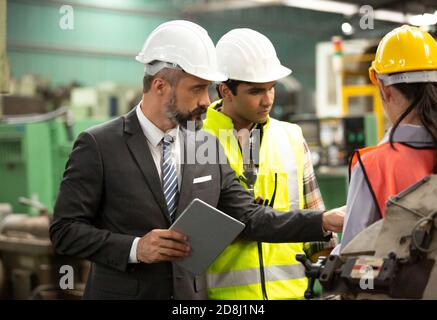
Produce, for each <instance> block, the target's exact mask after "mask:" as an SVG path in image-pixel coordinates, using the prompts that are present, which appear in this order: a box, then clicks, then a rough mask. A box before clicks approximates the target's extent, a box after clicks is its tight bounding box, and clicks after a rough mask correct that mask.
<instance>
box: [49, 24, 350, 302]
mask: <svg viewBox="0 0 437 320" xmlns="http://www.w3.org/2000/svg"><path fill="white" fill-rule="evenodd" d="M215 59H216V56H215V48H214V45H213V43H212V41H211V39H210V38H209V37H208V35H207V33H206V31H205V30H204V29H203V28H201V27H200V26H198V25H196V24H194V23H191V22H188V21H171V22H167V23H164V24H162V25H161V26H159V27H158V28H156V29H155V30H154V31H153V32H152V33H151V34H150V36H149V37H148V39H147V40H146V43H145V45H144V47H143V50H142V52H140V54H139V55H138V56H137V60H139V61H141V62H143V63H145V65H146V70H145V76H144V80H143V86H144V95H143V98H142V101H141V102H140V104H138V106H137V107H136V108H135V109H134V110H132V111H131V112H129V113H128V114H127V115H125V116H122V117H120V118H117V119H115V120H112V121H109V122H107V123H104V124H102V125H100V126H97V127H94V128H91V129H88V130H86V131H85V132H83V133H82V134H80V136H79V137H78V138H77V140H76V142H75V144H74V147H73V150H72V153H71V155H70V158H69V160H68V163H67V166H66V170H65V173H64V179H63V181H62V183H61V187H60V192H59V195H58V199H57V201H56V205H55V211H54V220H53V223H52V225H51V228H50V235H51V239H52V242H53V245H54V247H55V250H56V252H58V253H60V254H65V255H72V256H77V257H80V258H84V259H88V260H90V261H91V262H92V266H91V270H90V274H89V278H88V283H87V287H86V290H85V294H84V298H88V299H205V298H206V290H205V277H203V276H198V277H193V276H192V275H190V274H189V273H188V272H186V271H184V270H183V269H181V268H179V267H178V266H177V265H175V264H173V263H172V262H173V261H175V260H177V259H181V258H183V257H185V256H187V255H189V252H190V247H189V241H188V242H187V239H186V237H185V235H183V234H181V233H178V232H176V231H172V230H168V228H169V226H170V225H171V223H172V221H173V220H174V219H175V218H176V217H177V216H178V214H180V213H181V212H182V211H183V210H184V209H185V208H186V206H187V205H188V204H189V203H190V202H191V200H192V199H194V198H199V199H202V200H203V201H205V202H207V203H209V204H211V205H212V206H214V207H217V208H218V209H220V210H222V211H224V212H226V213H227V214H229V215H231V216H233V217H235V218H236V219H238V220H240V221H242V222H244V223H245V224H246V228H245V229H244V231H243V232H242V234H241V236H242V237H245V238H247V239H250V240H256V241H264V242H298V241H299V242H302V241H317V240H326V238H327V237H329V235H327V232H326V231H324V230H331V231H339V230H341V228H342V224H343V216H341V215H339V214H337V213H336V212H324V213H322V212H301V211H293V212H288V213H283V212H282V213H280V212H276V211H274V210H273V209H271V208H269V207H264V206H258V205H256V204H254V203H253V200H252V198H251V196H250V195H249V194H248V193H247V192H246V191H245V190H244V189H243V188H242V187H241V185H240V183H239V181H238V179H237V178H236V176H235V173H234V171H233V170H232V169H231V168H230V167H229V165H228V164H227V163H226V162H224V163H223V161H222V160H223V157H222V156H221V155H223V153H220V144H219V143H218V142H217V141H216V140H215V138H213V137H212V136H209V135H207V134H205V133H203V132H202V131H197V133H200V132H202V133H203V137H204V138H206V140H209V142H210V143H209V148H208V149H207V152H206V154H205V152H204V151H205V148H204V147H205V144H204V143H205V141H197V139H195V138H194V137H195V135H196V130H197V129H198V127H199V124H201V118H200V115H201V114H202V113H204V112H205V111H206V108H207V107H208V105H209V104H210V101H209V97H208V86H209V84H210V81H214V80H215V81H221V80H223V79H224V76H223V75H221V74H220V73H219V72H217V71H216V60H215ZM187 123H188V124H187ZM190 126H191V127H192V128H191V130H189V129H190ZM195 129H196V130H195ZM211 141H212V146H213V147H212V148H211ZM193 155H195V157H194V161H192V160H193ZM202 157H205V158H207V160H208V161H206V163H205V161H204V160H205V158H203V159H202ZM224 159H226V157H224ZM200 163H201V164H200Z"/></svg>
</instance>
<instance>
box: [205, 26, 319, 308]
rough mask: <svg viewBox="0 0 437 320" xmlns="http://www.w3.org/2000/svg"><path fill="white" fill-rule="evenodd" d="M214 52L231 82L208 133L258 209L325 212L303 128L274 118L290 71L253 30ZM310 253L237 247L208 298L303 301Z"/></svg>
mask: <svg viewBox="0 0 437 320" xmlns="http://www.w3.org/2000/svg"><path fill="white" fill-rule="evenodd" d="M216 48H217V55H218V62H219V68H220V69H221V71H222V72H223V73H224V74H226V76H227V77H228V78H229V80H227V81H225V82H222V83H220V84H219V86H218V87H217V90H218V92H219V95H220V97H221V98H222V99H221V100H218V101H216V102H214V103H213V104H212V105H211V106H210V107H209V108H208V111H207V114H206V119H205V121H204V124H203V126H204V129H205V130H206V131H208V132H209V133H211V134H213V135H215V136H216V137H217V138H218V139H219V141H220V143H221V145H222V146H223V148H224V151H225V154H226V156H227V157H228V160H229V163H230V165H231V167H232V168H233V169H234V171H235V172H236V175H237V177H239V179H240V182H241V184H242V185H243V186H244V187H245V188H247V189H248V190H249V191H250V192H251V193H252V195H253V197H254V200H256V202H257V203H262V204H264V205H268V206H271V207H273V208H274V209H277V210H279V211H288V210H290V209H292V208H293V209H305V208H314V209H319V210H324V204H323V200H322V197H321V194H320V191H319V188H318V185H317V181H316V178H315V176H314V171H313V166H312V163H311V158H310V153H309V150H308V147H307V144H306V142H305V140H304V137H303V136H302V131H301V129H300V127H299V126H297V125H295V124H291V123H288V122H282V121H278V120H275V119H273V118H270V117H269V113H270V111H271V108H272V105H273V100H274V93H275V89H274V87H275V83H276V81H277V80H279V79H281V78H284V77H286V76H288V75H289V74H290V73H291V70H290V69H288V68H286V67H284V66H282V65H281V63H280V61H279V60H278V58H277V56H276V51H275V48H274V47H273V45H272V43H271V42H270V40H269V39H268V38H267V37H265V36H264V35H262V34H261V33H259V32H257V31H254V30H251V29H234V30H231V31H230V32H228V33H226V34H225V35H224V36H223V37H222V38H221V39H220V40H219V42H218V43H217V46H216ZM235 131H236V132H235ZM320 245H321V244H319V246H320ZM323 245H325V246H326V245H327V244H326V243H323ZM304 248H306V249H308V251H309V250H310V249H313V248H314V245H310V244H303V243H275V244H271V243H262V242H254V241H243V240H236V241H234V242H233V243H232V244H231V245H229V246H228V247H227V248H226V249H225V251H224V252H223V253H222V254H221V255H220V256H219V257H218V258H217V259H216V260H215V262H214V263H213V264H212V265H211V266H210V268H209V269H208V275H207V279H208V297H209V298H210V299H220V300H221V299H265V300H266V299H301V298H303V296H304V292H305V290H306V288H307V278H306V277H305V274H304V268H303V266H302V265H301V264H300V263H299V262H298V261H296V259H295V256H296V254H297V253H303V252H304Z"/></svg>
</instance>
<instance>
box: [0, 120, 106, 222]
mask: <svg viewBox="0 0 437 320" xmlns="http://www.w3.org/2000/svg"><path fill="white" fill-rule="evenodd" d="M58 114H60V112H58ZM101 122H103V120H95V119H86V120H80V121H79V122H76V123H74V124H67V122H66V121H65V120H64V119H63V118H60V117H54V118H52V119H48V120H43V121H38V120H37V121H29V122H25V123H18V121H12V122H9V123H6V124H5V123H4V124H2V123H1V122H0V202H5V203H10V204H11V205H12V208H13V211H14V212H22V213H30V214H37V212H36V211H35V208H32V207H29V206H25V205H23V204H21V203H19V201H18V199H19V198H20V197H25V198H28V199H31V200H35V201H39V202H40V203H42V204H43V205H44V206H45V207H46V208H48V209H49V211H52V209H53V206H54V202H55V200H56V196H57V193H58V188H59V183H60V181H61V179H62V174H63V172H64V169H65V164H66V161H67V159H68V155H69V153H70V151H71V148H72V144H73V140H74V139H75V138H76V137H77V135H78V134H79V133H80V132H81V131H83V130H85V129H87V128H89V127H91V126H93V125H96V124H99V123H101Z"/></svg>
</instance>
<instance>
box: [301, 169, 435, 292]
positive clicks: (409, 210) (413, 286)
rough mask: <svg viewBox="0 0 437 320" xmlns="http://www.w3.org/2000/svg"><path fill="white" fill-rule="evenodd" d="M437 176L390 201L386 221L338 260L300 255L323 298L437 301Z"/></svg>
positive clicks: (365, 232)
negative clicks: (319, 285)
mask: <svg viewBox="0 0 437 320" xmlns="http://www.w3.org/2000/svg"><path fill="white" fill-rule="evenodd" d="M436 196H437V175H431V176H428V177H426V178H424V179H423V180H421V181H419V182H417V183H416V184H414V185H412V186H411V187H410V188H408V189H406V190H404V191H403V192H401V193H400V194H398V195H397V196H394V197H392V198H390V199H389V200H388V202H387V209H386V213H385V218H384V219H382V220H380V221H378V222H376V223H374V224H373V225H371V226H369V227H368V228H367V229H365V230H363V231H362V232H361V233H359V234H358V235H357V236H356V237H355V238H354V239H353V240H352V241H351V242H350V243H349V244H348V245H347V246H346V247H345V248H344V250H343V251H342V252H341V255H340V256H335V255H331V256H329V257H321V258H319V261H318V262H317V263H316V264H311V263H310V262H309V261H307V260H306V257H304V256H298V257H297V259H298V260H299V261H301V262H302V263H303V264H304V266H305V269H306V275H307V276H308V277H309V278H310V279H311V280H310V281H309V288H308V290H307V293H306V295H305V296H306V297H307V298H311V297H312V296H313V295H312V293H313V290H312V286H313V284H314V281H315V279H318V280H319V281H320V284H321V285H322V287H323V295H324V297H325V298H330V297H333V295H334V296H336V297H337V298H345V299H437V287H436V283H437V265H436V264H435V259H436V258H437V237H436V236H437V203H436V202H435V199H436Z"/></svg>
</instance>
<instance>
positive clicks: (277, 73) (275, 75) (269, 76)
mask: <svg viewBox="0 0 437 320" xmlns="http://www.w3.org/2000/svg"><path fill="white" fill-rule="evenodd" d="M291 73H292V71H291V69H288V68H287V67H284V66H282V65H278V66H277V67H275V68H273V69H272V70H270V72H268V73H265V74H263V75H261V76H257V77H232V80H239V81H246V82H252V83H267V82H272V81H277V80H279V79H282V78H285V77H287V76H289V75H290V74H291Z"/></svg>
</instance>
